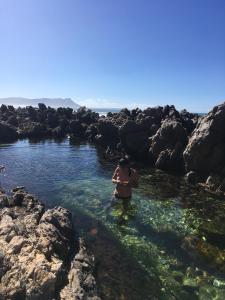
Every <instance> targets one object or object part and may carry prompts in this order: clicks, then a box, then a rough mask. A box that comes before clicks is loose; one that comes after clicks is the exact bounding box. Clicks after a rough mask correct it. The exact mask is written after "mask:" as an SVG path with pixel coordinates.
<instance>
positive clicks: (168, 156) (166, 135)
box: [149, 119, 187, 172]
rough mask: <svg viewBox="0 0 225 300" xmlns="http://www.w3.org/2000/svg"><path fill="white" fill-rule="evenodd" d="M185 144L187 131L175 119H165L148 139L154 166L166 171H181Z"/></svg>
mask: <svg viewBox="0 0 225 300" xmlns="http://www.w3.org/2000/svg"><path fill="white" fill-rule="evenodd" d="M186 144H187V133H186V130H185V129H184V127H183V126H182V124H181V123H180V122H178V121H176V120H170V119H166V120H164V121H163V122H162V125H161V127H160V128H159V129H158V131H157V132H156V134H155V135H154V136H153V137H152V138H151V139H150V149H149V153H150V157H151V158H152V159H153V161H154V162H155V166H156V167H157V168H159V169H162V170H166V171H174V172H179V171H180V172H181V171H183V165H184V164H183V155H182V154H183V150H184V148H185V146H186Z"/></svg>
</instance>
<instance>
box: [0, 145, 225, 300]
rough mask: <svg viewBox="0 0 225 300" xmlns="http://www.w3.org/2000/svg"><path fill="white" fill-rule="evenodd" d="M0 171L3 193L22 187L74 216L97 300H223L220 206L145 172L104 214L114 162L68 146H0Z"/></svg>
mask: <svg viewBox="0 0 225 300" xmlns="http://www.w3.org/2000/svg"><path fill="white" fill-rule="evenodd" d="M0 164H3V165H5V167H6V172H5V174H1V175H0V182H1V185H2V186H3V187H4V189H6V190H7V191H10V189H11V188H12V187H15V186H18V185H24V186H25V187H26V189H27V190H28V191H29V192H30V193H32V194H34V195H36V196H37V197H38V198H40V199H41V200H42V201H43V202H44V203H45V204H46V205H47V206H48V207H52V206H55V205H62V206H65V207H67V208H69V209H70V210H71V211H72V212H73V215H74V224H75V228H76V230H77V232H79V234H80V235H82V236H84V237H85V239H86V242H87V244H88V247H89V249H90V251H91V252H92V253H94V255H95V257H96V278H97V282H98V286H99V293H100V295H101V296H102V298H103V299H106V300H107V299H112V300H117V299H118V300H119V299H121V300H124V299H126V300H132V299H134V300H138V299H143V300H145V299H162V300H164V299H165V300H167V299H168V300H170V299H171V300H172V299H200V300H210V299H219V300H220V299H221V300H223V299H225V263H224V262H225V201H224V199H220V198H219V197H215V196H212V195H210V194H207V193H205V192H203V191H201V190H197V189H193V188H190V187H188V186H187V185H186V184H185V182H184V181H183V180H182V179H179V178H176V177H175V176H169V175H166V174H164V173H163V172H159V171H156V170H152V169H146V168H145V169H140V187H139V188H138V189H136V190H135V191H134V195H133V199H132V201H131V203H130V205H129V206H128V208H127V209H126V210H124V208H123V206H122V204H121V203H117V204H116V205H115V206H113V207H110V206H109V203H110V199H111V195H112V191H113V184H112V183H111V176H112V172H113V170H114V168H115V163H110V162H107V161H106V160H105V159H104V158H103V157H102V155H101V152H100V151H98V149H96V148H95V147H94V146H92V145H89V144H76V143H73V142H71V141H69V140H63V141H58V142H57V141H53V140H44V141H28V140H22V141H18V142H16V143H11V144H1V145H0Z"/></svg>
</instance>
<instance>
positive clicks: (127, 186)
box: [112, 158, 138, 206]
mask: <svg viewBox="0 0 225 300" xmlns="http://www.w3.org/2000/svg"><path fill="white" fill-rule="evenodd" d="M112 182H113V183H115V184H116V188H115V190H114V197H115V198H117V199H122V200H123V205H124V206H127V204H128V203H129V201H130V199H131V196H132V187H134V188H135V187H138V174H137V171H136V170H135V169H132V168H131V167H130V165H129V161H128V160H127V159H126V158H121V159H120V160H119V164H118V166H117V168H116V170H115V172H114V174H113V177H112Z"/></svg>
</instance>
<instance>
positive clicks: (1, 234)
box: [0, 187, 100, 300]
mask: <svg viewBox="0 0 225 300" xmlns="http://www.w3.org/2000/svg"><path fill="white" fill-rule="evenodd" d="M94 268H95V261H94V257H93V255H91V254H89V252H88V251H87V249H86V246H85V243H84V241H83V240H82V239H79V238H78V237H76V234H75V231H74V228H73V222H72V216H71V213H70V212H69V211H68V210H67V209H65V208H62V207H55V208H52V209H48V210H46V209H45V207H44V205H43V203H41V202H40V201H39V200H38V199H36V198H35V197H33V196H32V195H30V194H29V193H27V192H26V191H25V190H24V188H22V187H21V188H15V189H14V190H13V191H12V195H10V196H9V195H6V194H5V193H4V192H3V191H1V192H0V299H2V300H3V299H32V300H34V299H36V300H38V299H46V300H48V299H49V300H50V299H51V300H52V299H62V300H72V299H74V300H75V299H91V300H99V299H100V298H99V296H98V293H97V285H96V281H95V278H94V275H93V274H94Z"/></svg>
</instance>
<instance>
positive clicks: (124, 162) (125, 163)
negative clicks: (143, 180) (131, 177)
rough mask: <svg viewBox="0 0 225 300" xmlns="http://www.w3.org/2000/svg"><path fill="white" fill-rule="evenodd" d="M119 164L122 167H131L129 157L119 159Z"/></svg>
mask: <svg viewBox="0 0 225 300" xmlns="http://www.w3.org/2000/svg"><path fill="white" fill-rule="evenodd" d="M118 165H119V167H121V168H127V167H129V161H128V159H126V158H121V159H120V160H119V163H118Z"/></svg>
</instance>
